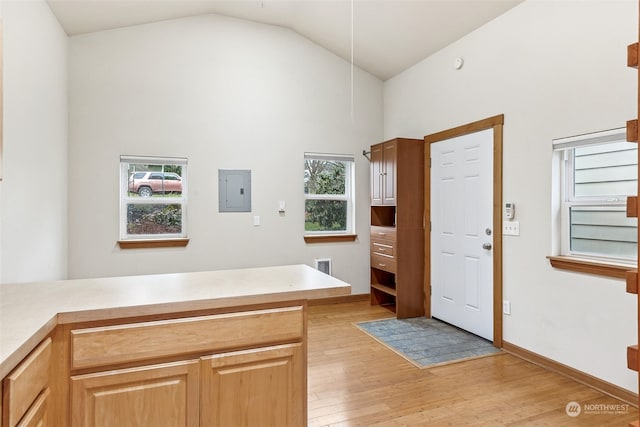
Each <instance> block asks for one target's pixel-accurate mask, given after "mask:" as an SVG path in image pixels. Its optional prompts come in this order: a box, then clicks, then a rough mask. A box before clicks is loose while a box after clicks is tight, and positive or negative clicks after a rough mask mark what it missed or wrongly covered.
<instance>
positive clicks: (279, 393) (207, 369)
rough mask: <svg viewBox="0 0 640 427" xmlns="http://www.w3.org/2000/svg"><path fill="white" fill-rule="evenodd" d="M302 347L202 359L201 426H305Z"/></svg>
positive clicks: (269, 349) (276, 347) (260, 349)
mask: <svg viewBox="0 0 640 427" xmlns="http://www.w3.org/2000/svg"><path fill="white" fill-rule="evenodd" d="M304 361H305V353H304V347H303V344H301V343H297V344H286V345H279V346H272V347H265V348H258V349H252V350H245V351H237V352H231V353H223V354H218V355H212V356H208V357H203V358H202V368H201V376H202V391H201V398H202V399H201V424H200V425H201V426H203V427H229V426H233V427H252V426H260V427H287V426H288V427H300V426H306V425H307V420H306V416H305V414H306V400H307V396H306V389H307V387H306V375H305V372H306V371H305V366H304Z"/></svg>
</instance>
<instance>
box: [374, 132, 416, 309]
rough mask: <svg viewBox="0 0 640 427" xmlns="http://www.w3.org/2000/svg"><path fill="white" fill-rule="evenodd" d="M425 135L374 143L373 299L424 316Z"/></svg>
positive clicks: (375, 301) (376, 302)
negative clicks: (416, 137) (422, 138)
mask: <svg viewBox="0 0 640 427" xmlns="http://www.w3.org/2000/svg"><path fill="white" fill-rule="evenodd" d="M424 197H425V194H424V141H423V140H421V139H408V138H396V139H392V140H389V141H386V142H383V143H380V144H376V145H373V146H371V236H370V249H371V272H370V274H371V303H372V304H382V305H387V306H389V307H390V308H393V309H394V310H395V312H396V316H397V317H398V318H408V317H417V316H423V315H424V313H425V311H424V306H425V293H424Z"/></svg>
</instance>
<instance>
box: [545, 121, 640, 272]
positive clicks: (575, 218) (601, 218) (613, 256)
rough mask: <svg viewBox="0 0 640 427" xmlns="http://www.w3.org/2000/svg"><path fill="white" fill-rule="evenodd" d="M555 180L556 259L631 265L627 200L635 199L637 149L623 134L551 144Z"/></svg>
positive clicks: (632, 231) (633, 237)
mask: <svg viewBox="0 0 640 427" xmlns="http://www.w3.org/2000/svg"><path fill="white" fill-rule="evenodd" d="M553 149H554V151H555V153H554V155H555V159H556V161H557V162H558V163H557V164H558V165H559V169H560V174H559V179H558V180H557V181H558V183H559V187H560V188H559V189H558V190H559V191H558V192H557V194H558V195H559V198H560V200H559V203H557V207H558V210H559V212H558V214H559V223H560V226H559V228H560V230H559V236H558V237H559V239H560V242H559V243H560V254H561V255H568V256H576V257H584V258H593V259H596V260H602V261H612V262H622V263H630V264H633V263H635V260H636V254H637V251H638V239H637V237H638V234H637V219H636V218H627V216H626V202H627V196H632V195H636V194H637V187H638V176H637V175H638V173H637V171H638V166H637V165H638V147H637V144H635V143H631V142H627V141H626V129H624V128H621V129H614V130H609V131H604V132H598V133H592V134H587V135H580V136H575V137H570V138H562V139H557V140H554V141H553Z"/></svg>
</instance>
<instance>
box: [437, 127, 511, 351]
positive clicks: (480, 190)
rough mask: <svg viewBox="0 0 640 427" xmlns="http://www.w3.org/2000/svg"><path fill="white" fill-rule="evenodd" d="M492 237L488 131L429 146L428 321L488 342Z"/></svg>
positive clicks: (490, 133)
mask: <svg viewBox="0 0 640 427" xmlns="http://www.w3.org/2000/svg"><path fill="white" fill-rule="evenodd" d="M495 232H496V230H493V129H487V130H484V131H481V132H475V133H472V134H468V135H463V136H460V137H456V138H451V139H448V140H445V141H441V142H436V143H433V144H431V315H432V316H433V317H435V318H438V319H440V320H443V321H445V322H448V323H451V324H453V325H456V326H458V327H460V328H462V329H465V330H467V331H469V332H472V333H474V334H476V335H479V336H481V337H483V338H486V339H488V340H491V341H493V250H492V246H493V237H494V235H495ZM497 232H500V230H497Z"/></svg>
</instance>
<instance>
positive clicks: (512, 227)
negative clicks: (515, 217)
mask: <svg viewBox="0 0 640 427" xmlns="http://www.w3.org/2000/svg"><path fill="white" fill-rule="evenodd" d="M502 234H504V235H505V236H519V235H520V221H504V222H503V223H502Z"/></svg>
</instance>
